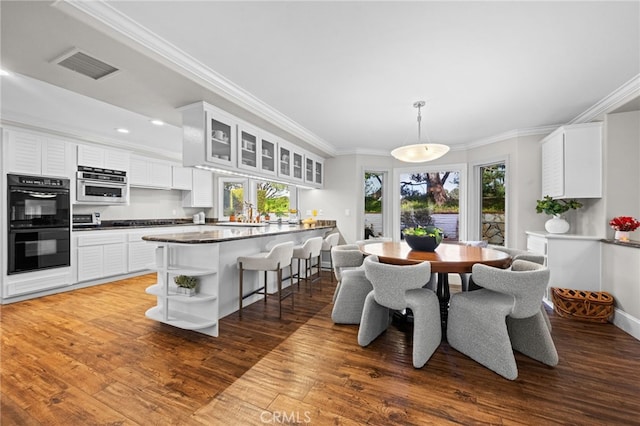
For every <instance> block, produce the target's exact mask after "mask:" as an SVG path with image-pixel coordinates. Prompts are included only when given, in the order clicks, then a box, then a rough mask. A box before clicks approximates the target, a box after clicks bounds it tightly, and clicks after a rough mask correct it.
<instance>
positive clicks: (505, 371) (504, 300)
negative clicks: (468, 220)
mask: <svg viewBox="0 0 640 426" xmlns="http://www.w3.org/2000/svg"><path fill="white" fill-rule="evenodd" d="M472 275H473V280H474V282H477V283H478V284H479V285H480V286H482V287H483V288H482V289H480V290H476V291H469V292H461V293H456V294H454V295H453V296H452V297H451V304H450V306H449V318H448V323H447V340H448V342H449V345H450V346H451V347H452V348H454V349H456V350H458V351H460V352H462V353H463V354H465V355H467V356H468V357H470V358H472V359H474V360H475V361H477V362H478V363H480V364H482V365H484V366H485V367H487V368H489V369H491V370H493V371H495V372H496V373H498V374H499V375H501V376H503V377H505V378H507V379H509V380H515V379H516V378H517V377H518V367H517V365H516V360H515V357H514V354H513V350H514V349H515V350H517V351H518V352H521V353H522V354H524V355H526V356H528V357H530V358H533V359H535V360H537V361H540V362H542V363H544V364H547V365H549V366H555V365H557V364H558V353H557V351H556V348H555V345H554V343H553V339H552V338H551V331H550V329H549V327H548V326H547V324H546V323H545V318H544V316H543V314H542V312H541V309H540V305H541V303H542V297H543V296H544V292H545V290H546V288H547V284H548V282H549V270H548V269H547V268H546V267H545V266H543V265H540V264H538V263H534V262H530V261H526V260H521V259H518V260H515V261H514V262H513V263H512V265H511V268H510V269H500V268H494V267H491V266H487V265H481V264H476V265H474V266H473V272H472Z"/></svg>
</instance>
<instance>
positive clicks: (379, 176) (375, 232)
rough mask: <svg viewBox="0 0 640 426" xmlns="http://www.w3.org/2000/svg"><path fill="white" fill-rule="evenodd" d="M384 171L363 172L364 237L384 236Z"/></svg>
mask: <svg viewBox="0 0 640 426" xmlns="http://www.w3.org/2000/svg"><path fill="white" fill-rule="evenodd" d="M384 178H385V173H383V172H365V173H364V239H367V240H368V239H369V238H375V237H382V236H384V206H383V200H384V198H383V193H384V188H385V179H384Z"/></svg>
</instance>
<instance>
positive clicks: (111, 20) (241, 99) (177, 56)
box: [52, 0, 336, 155]
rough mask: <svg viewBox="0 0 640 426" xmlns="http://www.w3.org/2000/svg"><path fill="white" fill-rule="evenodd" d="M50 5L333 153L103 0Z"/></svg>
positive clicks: (322, 142)
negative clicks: (91, 23) (93, 24)
mask: <svg viewBox="0 0 640 426" xmlns="http://www.w3.org/2000/svg"><path fill="white" fill-rule="evenodd" d="M52 6H54V7H56V8H58V9H60V10H61V11H63V12H65V13H67V14H70V15H72V16H76V17H79V18H81V19H82V20H83V21H84V22H87V20H86V17H87V16H88V17H90V18H93V19H94V20H95V21H97V22H99V23H100V24H102V26H104V27H105V28H106V29H107V30H108V31H109V32H115V33H116V34H117V35H118V39H119V40H120V41H122V42H123V43H125V44H127V45H128V46H130V47H133V48H135V49H136V50H138V51H141V52H142V53H144V54H146V55H149V53H150V52H151V53H153V56H154V58H156V59H158V60H160V61H161V62H162V63H163V64H164V65H166V66H169V67H170V68H171V69H173V70H175V71H176V72H178V73H180V74H182V75H183V76H185V77H186V78H189V79H191V80H194V81H197V82H198V83H199V84H203V83H204V86H205V87H206V88H207V89H209V90H211V91H212V92H214V93H216V94H218V95H219V96H221V97H223V98H225V99H227V100H228V101H230V102H232V103H233V104H235V105H237V106H239V107H241V108H243V109H246V110H247V111H249V112H251V113H252V114H255V115H256V116H258V117H260V118H262V119H264V120H266V121H268V122H270V123H272V124H273V125H275V126H277V127H279V128H280V129H282V130H284V131H285V132H287V133H289V134H291V135H293V136H295V137H297V138H300V139H301V140H303V141H304V142H306V143H309V144H310V145H312V146H314V147H316V148H318V149H319V150H321V151H323V152H325V153H327V154H329V155H335V154H336V149H335V147H333V146H332V145H330V144H329V143H328V142H326V141H325V140H323V139H322V138H320V137H319V136H317V135H316V134H314V133H312V132H311V131H309V130H307V129H305V128H304V127H303V126H301V125H300V124H298V123H297V122H295V121H293V120H292V119H290V118H289V117H287V116H286V115H284V114H282V113H281V112H279V111H278V110H276V109H275V108H273V107H271V106H269V105H268V104H266V103H265V102H263V101H261V100H260V99H258V98H257V97H255V96H254V95H252V94H251V93H249V92H248V91H246V90H244V89H243V88H241V87H240V86H238V85H236V84H234V83H233V82H231V81H230V80H228V79H226V78H224V77H223V76H222V75H220V74H218V73H216V72H215V71H214V70H212V69H211V68H209V67H207V66H206V65H205V64H203V63H202V62H200V61H198V60H197V59H195V58H194V57H192V56H190V55H188V54H187V53H185V52H184V51H182V50H181V49H179V48H178V47H177V46H174V45H173V44H171V43H169V42H168V41H166V40H164V39H163V38H161V37H160V36H158V35H157V34H155V33H154V32H152V31H150V30H149V29H147V28H145V27H144V26H142V25H140V24H139V23H137V22H136V21H134V20H133V19H131V18H129V17H128V16H127V15H125V14H123V13H121V12H120V11H118V10H117V9H115V8H114V7H112V6H111V5H109V4H108V3H107V2H106V1H104V0H96V1H74V0H58V1H56V2H55V3H54V4H53V5H52ZM87 23H88V22H87Z"/></svg>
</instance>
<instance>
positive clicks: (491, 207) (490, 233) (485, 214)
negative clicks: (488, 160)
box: [480, 162, 506, 246]
mask: <svg viewBox="0 0 640 426" xmlns="http://www.w3.org/2000/svg"><path fill="white" fill-rule="evenodd" d="M505 172H506V166H505V163H504V162H500V163H495V164H489V165H483V166H480V177H481V182H482V188H481V190H482V191H481V192H482V199H481V203H480V229H481V235H480V239H482V240H484V241H488V242H489V243H490V244H495V245H500V246H503V245H504V243H505V196H506V185H505V174H506V173H505Z"/></svg>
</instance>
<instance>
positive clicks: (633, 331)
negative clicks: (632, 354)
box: [542, 298, 640, 340]
mask: <svg viewBox="0 0 640 426" xmlns="http://www.w3.org/2000/svg"><path fill="white" fill-rule="evenodd" d="M542 302H543V303H544V304H545V305H547V306H548V307H550V308H551V309H553V302H552V301H551V300H549V299H547V298H544V299H542ZM612 323H613V325H615V326H616V327H618V328H619V329H620V330H622V331H624V332H625V333H628V334H630V335H631V336H633V337H634V338H636V339H637V340H640V319H638V318H636V317H634V316H631V315H629V314H628V313H626V312H625V311H622V310H620V309H617V308H615V309H614V315H613V321H612Z"/></svg>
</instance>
